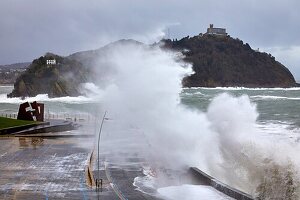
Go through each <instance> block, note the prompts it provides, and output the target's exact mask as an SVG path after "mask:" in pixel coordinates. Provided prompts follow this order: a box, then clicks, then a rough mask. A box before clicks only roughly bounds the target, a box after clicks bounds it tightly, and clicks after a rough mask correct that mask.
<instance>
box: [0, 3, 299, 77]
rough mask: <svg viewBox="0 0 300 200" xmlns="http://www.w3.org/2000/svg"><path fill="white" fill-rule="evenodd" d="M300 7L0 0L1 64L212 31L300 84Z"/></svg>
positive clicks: (290, 5)
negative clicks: (272, 61) (219, 30)
mask: <svg viewBox="0 0 300 200" xmlns="http://www.w3.org/2000/svg"><path fill="white" fill-rule="evenodd" d="M299 8H300V1H299V0H285V1H282V0H185V1H183V0H182V1H179V0H88V1H87V0H1V1H0V65H1V64H11V63H16V62H25V61H32V60H33V59H35V58H37V57H40V56H42V55H44V54H45V53H46V52H53V53H56V54H59V55H63V56H67V55H69V54H71V53H74V52H78V51H83V50H90V49H97V48H100V47H101V46H103V45H105V44H108V43H109V42H113V41H116V40H119V39H135V40H138V41H141V42H145V43H152V42H155V41H158V40H159V39H161V38H162V37H168V36H169V37H170V38H173V39H175V38H177V39H180V38H182V37H185V36H187V35H189V36H194V35H198V34H199V33H205V32H206V29H207V27H208V26H209V24H214V26H215V27H223V28H226V29H227V32H228V34H229V35H230V36H232V37H233V38H239V39H241V40H243V41H244V42H245V43H246V42H247V43H249V44H250V46H251V47H252V48H253V49H258V48H259V49H260V51H266V52H268V53H271V54H272V55H273V56H275V58H276V60H278V61H279V62H281V63H282V64H284V65H285V66H286V67H288V68H289V69H290V70H291V72H292V73H293V74H294V76H295V78H296V80H300V56H299V55H300V23H299V20H300V12H299Z"/></svg>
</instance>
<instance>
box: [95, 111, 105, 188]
mask: <svg viewBox="0 0 300 200" xmlns="http://www.w3.org/2000/svg"><path fill="white" fill-rule="evenodd" d="M106 113H107V112H106V111H105V112H104V115H103V118H102V121H101V126H100V131H99V136H98V179H96V188H99V184H100V186H101V191H102V182H103V180H102V178H100V159H99V158H100V136H101V131H102V127H103V122H104V120H105V119H106V118H105V115H106Z"/></svg>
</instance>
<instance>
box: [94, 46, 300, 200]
mask: <svg viewBox="0 0 300 200" xmlns="http://www.w3.org/2000/svg"><path fill="white" fill-rule="evenodd" d="M103 59H106V60H105V61H103ZM180 59H181V55H180V54H178V53H176V52H166V51H163V50H161V49H160V48H158V47H147V46H144V45H141V44H128V43H127V44H122V45H115V46H114V48H112V49H110V53H109V56H108V57H105V58H103V57H102V58H101V60H99V63H109V66H108V67H110V68H113V69H110V70H111V71H113V72H114V73H113V74H110V76H111V77H109V78H107V79H106V80H107V82H106V83H105V84H104V85H105V87H102V90H101V94H102V95H101V97H102V98H101V107H102V108H103V110H104V109H105V110H107V111H108V112H109V117H111V118H113V119H114V120H116V121H118V120H119V121H122V123H119V124H115V125H116V126H119V128H120V129H128V127H129V126H131V125H133V126H134V127H137V129H138V130H140V131H141V132H142V133H143V134H144V135H145V137H146V139H147V140H148V143H149V145H148V146H147V147H145V148H146V149H147V150H148V155H147V159H148V162H149V163H151V165H158V166H163V167H165V168H171V169H178V168H183V167H189V166H197V167H199V168H200V169H202V170H204V171H207V172H209V173H210V174H211V175H213V176H216V177H217V178H219V179H220V180H221V181H224V182H226V183H228V184H230V185H232V186H234V187H237V188H239V189H242V190H243V191H245V192H249V193H251V194H252V195H256V196H259V197H261V198H266V196H268V195H271V194H268V192H269V191H272V190H271V189H268V188H272V187H273V183H272V179H270V181H268V180H267V179H266V176H267V177H269V176H272V175H271V174H272V170H271V171H270V170H269V169H272V168H273V167H274V166H277V167H279V168H280V169H282V170H283V172H282V173H281V174H283V176H279V177H293V178H292V180H293V181H291V179H289V178H287V180H288V181H287V182H288V183H291V182H293V184H290V185H291V187H288V189H287V190H288V191H292V192H289V195H292V196H294V197H296V196H297V188H298V185H297V184H298V183H297V182H298V181H297V180H299V179H298V175H297V173H296V170H292V171H291V170H289V169H290V168H286V167H285V165H284V163H285V162H286V161H287V160H289V159H290V160H291V166H292V168H293V169H296V168H297V166H299V161H298V160H297V159H296V160H295V153H296V152H297V150H298V149H299V146H298V145H296V144H295V145H294V146H291V145H290V144H287V143H284V142H280V143H278V142H277V141H272V140H268V139H267V140H266V139H261V137H260V135H259V133H260V131H259V130H258V126H257V124H256V120H257V117H258V113H257V111H256V106H255V104H253V103H251V101H250V99H249V97H247V96H241V97H233V96H230V95H228V94H222V95H220V96H218V97H216V98H214V99H213V101H212V102H211V104H210V106H209V108H208V112H207V113H203V112H200V111H198V110H191V109H188V108H186V107H185V106H182V104H180V99H179V93H180V92H181V90H182V88H181V80H182V78H183V77H184V76H186V75H187V74H190V73H191V70H190V67H191V66H189V65H188V64H185V63H183V62H180ZM98 69H99V68H98ZM101 69H103V66H102V67H101ZM95 73H96V74H97V73H101V72H99V71H97V69H95ZM98 85H103V83H101V82H99V83H98ZM108 131H109V130H108ZM115 134H118V133H116V132H115ZM120 134H121V133H120ZM114 137H118V135H114ZM111 148H113V146H111ZM274 148H276V150H277V151H278V152H277V153H278V154H276V155H274ZM284 149H287V150H284ZM287 154H289V155H287ZM120 159H121V158H120ZM285 169H286V170H287V171H286V172H284V171H285ZM268 170H269V171H268ZM273 171H274V170H273ZM275 171H276V170H275ZM266 172H268V173H266ZM274 184H275V185H276V183H274ZM274 188H276V187H274ZM278 195H281V194H278ZM294 197H293V198H294ZM277 198H278V199H283V196H278V197H277Z"/></svg>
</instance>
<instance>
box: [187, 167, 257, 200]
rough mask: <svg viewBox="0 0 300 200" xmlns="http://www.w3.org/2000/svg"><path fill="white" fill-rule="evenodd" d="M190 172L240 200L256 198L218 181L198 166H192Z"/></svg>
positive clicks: (201, 181) (204, 183)
mask: <svg viewBox="0 0 300 200" xmlns="http://www.w3.org/2000/svg"><path fill="white" fill-rule="evenodd" d="M190 172H191V173H192V174H193V175H194V176H195V177H197V178H198V179H199V182H200V184H203V185H209V186H211V187H213V188H215V189H216V190H218V191H220V192H222V193H224V194H226V195H227V196H229V197H232V198H234V199H238V200H254V198H253V197H252V196H251V195H249V194H246V193H244V192H242V191H240V190H237V189H235V188H232V187H230V186H229V185H227V184H225V183H222V182H221V181H218V180H217V179H215V178H213V177H212V176H210V175H208V174H206V173H204V172H203V171H201V170H200V169H198V168H196V167H191V168H190Z"/></svg>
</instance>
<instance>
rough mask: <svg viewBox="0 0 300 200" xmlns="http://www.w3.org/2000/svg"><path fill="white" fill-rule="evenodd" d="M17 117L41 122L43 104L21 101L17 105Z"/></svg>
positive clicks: (42, 119) (42, 118)
mask: <svg viewBox="0 0 300 200" xmlns="http://www.w3.org/2000/svg"><path fill="white" fill-rule="evenodd" d="M17 119H21V120H29V121H39V122H43V121H44V104H43V103H37V102H36V101H34V102H32V103H28V102H25V103H22V104H21V105H20V107H19V112H18V116H17Z"/></svg>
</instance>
